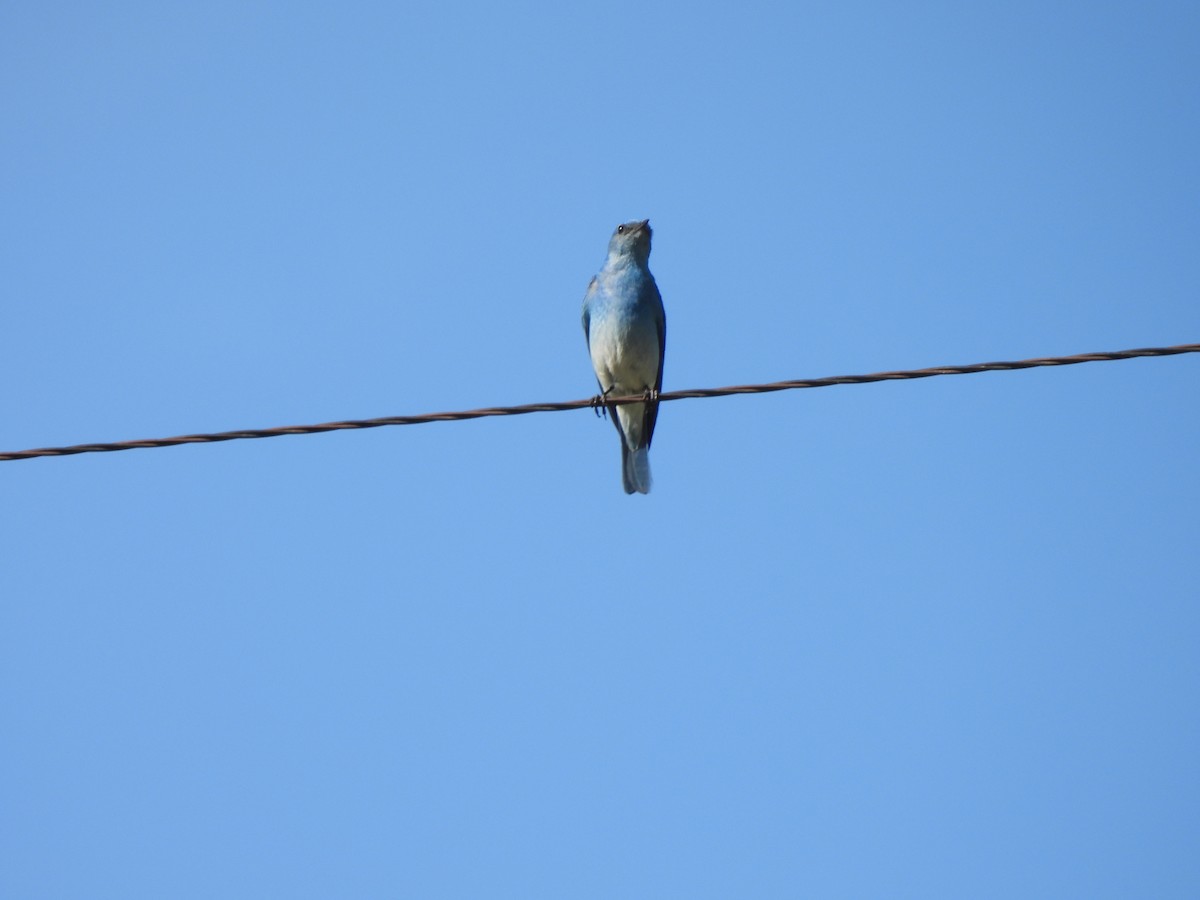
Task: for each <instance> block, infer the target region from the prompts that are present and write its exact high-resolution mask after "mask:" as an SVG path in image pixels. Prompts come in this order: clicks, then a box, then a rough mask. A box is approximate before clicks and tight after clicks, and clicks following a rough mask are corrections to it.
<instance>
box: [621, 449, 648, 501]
mask: <svg viewBox="0 0 1200 900" xmlns="http://www.w3.org/2000/svg"><path fill="white" fill-rule="evenodd" d="M621 449H622V451H623V452H622V454H621V478H622V479H624V481H625V493H627V494H632V493H635V492H636V493H638V494H648V493H650V450H649V448H647V447H638V449H636V450H630V449H629V448H628V447H626V446H625V445H624V444H623V443H622V445H621Z"/></svg>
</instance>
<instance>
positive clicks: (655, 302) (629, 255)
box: [583, 219, 667, 494]
mask: <svg viewBox="0 0 1200 900" xmlns="http://www.w3.org/2000/svg"><path fill="white" fill-rule="evenodd" d="M650 237H651V231H650V221H649V220H648V219H647V220H643V221H641V222H626V223H625V224H624V225H618V226H617V229H616V231H614V232H613V236H612V239H611V240H610V241H609V242H608V258H607V259H606V260H605V261H604V267H603V268H602V269H601V270H600V272H599V274H597V275H596V277H595V278H593V279H592V283H591V284H589V285H588V289H587V294H586V295H585V296H584V298H583V333H584V334H585V335H586V336H587V342H588V352H589V353H590V354H591V357H592V368H593V369H595V371H596V380H597V381H599V382H600V396H601V398H603V397H607V396H616V397H619V396H622V395H626V394H643V393H644V394H647V395H648V398H647V402H645V403H634V404H630V405H627V406H612V405H609V406H608V407H607V409H608V412H609V415H610V417H611V418H612V421H613V424H614V425H616V427H617V432H618V433H619V434H620V436H621V477H622V481H623V483H624V486H625V493H627V494H632V493H634V492H637V493H639V494H648V493H649V492H650V457H649V453H648V451H649V449H650V440H651V438H653V437H654V423H655V420H656V419H657V418H658V392H659V391H660V390H662V375H663V355H664V353H665V351H666V345H667V317H666V313H665V312H664V311H663V304H662V296H661V295H660V294H659V293H658V285H657V284H655V282H654V276H653V275H651V274H650V267H649V263H650Z"/></svg>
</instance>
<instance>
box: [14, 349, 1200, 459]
mask: <svg viewBox="0 0 1200 900" xmlns="http://www.w3.org/2000/svg"><path fill="white" fill-rule="evenodd" d="M1181 353H1200V344H1178V345H1176V346H1174V347H1146V348H1143V349H1140V350H1116V351H1113V352H1110V353H1080V354H1077V355H1075V356H1047V357H1041V358H1038V359H1022V360H1018V361H1016V362H987V363H974V364H972V365H968V366H935V367H933V368H930V369H908V370H901V371H896V372H876V373H874V374H872V375H835V376H833V377H832V378H802V379H798V380H795V381H775V382H772V383H769V384H744V385H736V386H734V387H722V388H702V389H698V390H690V391H668V392H666V393H663V394H660V395H659V398H658V399H659V400H660V401H662V402H666V401H669V400H692V399H697V398H701V397H728V396H732V395H734V394H767V393H771V392H772V391H791V390H800V389H803V388H823V387H833V386H834V385H838V384H871V383H872V382H876V381H908V380H911V379H914V378H933V377H935V376H938V375H974V374H975V373H977V372H1011V371H1014V370H1016V369H1033V368H1038V367H1041V366H1073V365H1077V364H1079V363H1089V362H1111V361H1114V360H1120V359H1137V358H1140V357H1147V356H1177V355H1179V354H1181ZM645 400H646V397H645V395H642V394H638V395H633V396H627V397H606V398H605V399H604V405H605V406H622V405H625V404H629V403H643V402H645ZM598 407H599V401H598V398H592V399H589V400H566V401H561V402H557V403H529V404H526V405H524V406H492V407H488V408H486V409H469V410H463V411H460V412H443V413H426V414H424V415H419V416H384V417H382V418H379V419H353V420H350V421H346V422H326V423H324V424H321V425H287V426H283V427H281V428H255V429H250V430H246V431H221V432H217V433H215V434H185V435H180V436H179V437H169V438H153V439H149V440H142V441H117V442H115V443H109V444H76V445H74V446H71V447H43V448H41V449H39V450H18V451H14V452H11V453H0V462H10V461H13V460H18V459H34V458H36V457H41V456H74V455H75V454H77V453H111V452H114V451H117V450H138V449H149V448H153V447H176V446H179V445H180V444H213V443H217V442H219V441H241V440H251V439H255V438H271V437H283V436H284V435H287V434H321V433H323V432H326V431H347V430H351V429H356V428H380V427H382V426H384V425H424V424H426V423H428V422H458V421H462V420H464V419H482V418H486V417H488V416H521V415H525V414H527V413H536V412H560V411H562V410H568V409H596V408H598Z"/></svg>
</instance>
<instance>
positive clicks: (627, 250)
mask: <svg viewBox="0 0 1200 900" xmlns="http://www.w3.org/2000/svg"><path fill="white" fill-rule="evenodd" d="M651 233H652V232H651V230H650V220H649V219H642V220H641V221H640V222H626V223H624V224H623V225H618V226H617V227H616V230H615V231H613V236H612V239H611V240H610V241H609V242H608V255H609V256H610V257H613V256H616V257H621V256H628V257H632V258H633V259H635V260H637V261H638V262H640V263H642V264H643V265H644V264H645V263H646V261H647V260H648V259H650V235H651Z"/></svg>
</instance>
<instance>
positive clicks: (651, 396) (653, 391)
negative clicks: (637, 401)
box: [642, 388, 658, 403]
mask: <svg viewBox="0 0 1200 900" xmlns="http://www.w3.org/2000/svg"><path fill="white" fill-rule="evenodd" d="M642 397H643V398H644V399H645V400H646V402H648V403H657V402H658V388H646V393H644V394H643V395H642Z"/></svg>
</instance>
